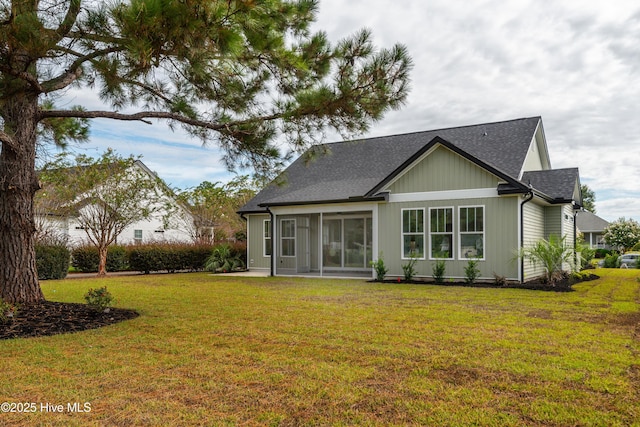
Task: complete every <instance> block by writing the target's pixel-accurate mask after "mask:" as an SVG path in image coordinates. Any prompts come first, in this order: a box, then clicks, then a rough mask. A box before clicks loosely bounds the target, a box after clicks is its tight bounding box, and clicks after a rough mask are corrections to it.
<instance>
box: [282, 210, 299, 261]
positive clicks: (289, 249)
mask: <svg viewBox="0 0 640 427" xmlns="http://www.w3.org/2000/svg"><path fill="white" fill-rule="evenodd" d="M280 256H283V257H294V256H296V220H295V219H283V220H280Z"/></svg>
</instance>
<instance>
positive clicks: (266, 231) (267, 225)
mask: <svg viewBox="0 0 640 427" xmlns="http://www.w3.org/2000/svg"><path fill="white" fill-rule="evenodd" d="M262 236H263V237H264V244H263V252H262V253H263V254H264V256H271V220H270V219H265V220H264V225H263V227H262Z"/></svg>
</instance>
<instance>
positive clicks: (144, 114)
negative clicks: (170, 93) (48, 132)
mask: <svg viewBox="0 0 640 427" xmlns="http://www.w3.org/2000/svg"><path fill="white" fill-rule="evenodd" d="M284 115H285V114H284V113H276V114H271V115H267V116H259V117H253V118H250V119H245V120H236V121H230V122H225V123H212V122H207V121H204V120H198V119H193V118H190V117H186V116H183V115H182V114H178V113H171V112H169V111H141V112H138V113H132V114H123V113H118V112H115V111H75V110H43V111H41V112H40V117H39V118H40V120H42V119H47V118H54V117H74V118H79V119H98V118H105V119H114V120H123V121H141V122H143V123H147V124H151V122H150V121H149V120H147V119H165V120H175V121H177V122H180V123H184V124H186V125H190V126H197V127H201V128H205V129H209V130H214V131H222V130H225V129H230V128H232V127H235V126H242V125H247V124H252V123H259V122H265V121H272V120H277V119H281V118H283V117H284Z"/></svg>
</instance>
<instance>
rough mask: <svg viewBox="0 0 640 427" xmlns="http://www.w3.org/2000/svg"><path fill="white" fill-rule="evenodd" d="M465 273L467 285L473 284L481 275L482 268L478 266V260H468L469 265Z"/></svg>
mask: <svg viewBox="0 0 640 427" xmlns="http://www.w3.org/2000/svg"><path fill="white" fill-rule="evenodd" d="M464 275H465V279H464V281H465V283H466V284H467V285H473V284H474V283H475V281H476V279H477V278H478V276H479V275H480V269H479V268H478V261H477V260H475V259H470V260H469V262H467V266H466V267H465V268H464Z"/></svg>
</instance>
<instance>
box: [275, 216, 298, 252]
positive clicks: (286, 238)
mask: <svg viewBox="0 0 640 427" xmlns="http://www.w3.org/2000/svg"><path fill="white" fill-rule="evenodd" d="M285 221H291V222H293V236H292V237H291V236H288V237H284V236H283V235H282V232H283V231H284V227H283V226H282V223H283V222H285ZM296 227H297V221H296V219H295V218H281V219H280V233H279V235H280V257H281V258H295V257H296V253H297V252H298V251H297V248H296V246H297V245H296V243H297V242H296ZM283 240H293V255H284V254H283V253H282V250H283V249H284V245H283V244H282V241H283Z"/></svg>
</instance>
